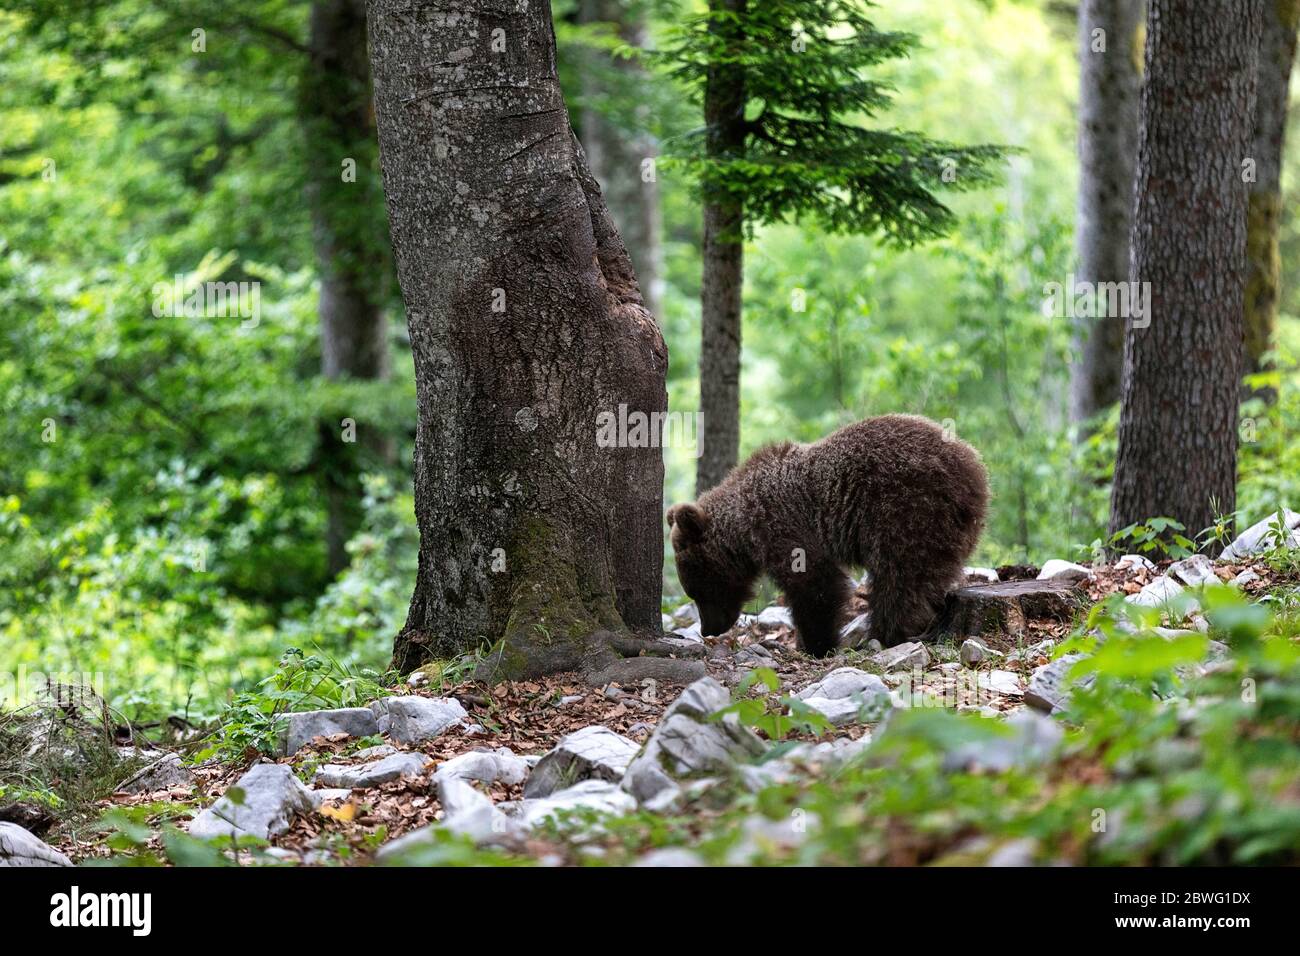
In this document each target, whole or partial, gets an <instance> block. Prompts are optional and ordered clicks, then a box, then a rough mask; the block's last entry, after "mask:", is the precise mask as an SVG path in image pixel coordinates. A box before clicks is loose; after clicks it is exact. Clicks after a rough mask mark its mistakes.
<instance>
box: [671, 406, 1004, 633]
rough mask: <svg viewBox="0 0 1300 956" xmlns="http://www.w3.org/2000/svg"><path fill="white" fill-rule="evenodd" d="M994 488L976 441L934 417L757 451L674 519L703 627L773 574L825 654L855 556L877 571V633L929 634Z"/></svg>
mask: <svg viewBox="0 0 1300 956" xmlns="http://www.w3.org/2000/svg"><path fill="white" fill-rule="evenodd" d="M988 498H989V491H988V477H987V475H986V474H985V471H984V465H983V463H982V462H981V461H980V457H979V453H978V452H976V451H975V449H973V448H971V447H970V446H969V445H967V444H966V443H965V442H961V441H958V440H957V439H956V438H953V437H950V436H948V435H946V434H945V433H944V431H943V430H942V429H941V428H939V426H938V425H936V424H935V423H934V422H932V421H930V420H928V419H925V418H920V417H917V416H914V415H883V416H881V417H879V418H868V419H866V420H865V421H861V422H857V423H856V424H853V425H848V426H845V427H844V428H841V429H840V430H839V431H837V432H834V433H832V434H830V435H828V436H826V437H825V438H823V439H822V440H821V441H819V442H815V443H813V444H811V445H797V444H794V443H792V442H783V443H781V444H778V445H770V446H768V447H767V448H764V449H761V450H760V451H758V452H756V453H755V454H754V455H753V457H751V458H750V459H749V461H747V462H745V463H744V464H743V465H740V466H739V467H737V468H735V469H733V470H732V472H731V473H730V474H729V475H727V477H726V478H725V479H724V480H723V482H722V484H720V485H718V486H717V487H716V488H714V489H713V490H711V491H709V492H707V493H705V494H704V496H703V497H701V498H700V500H699V501H697V502H695V503H694V504H684V505H674V506H673V507H672V508H670V509H669V510H668V515H667V518H668V524H669V526H670V527H671V528H672V534H671V538H672V542H673V552H674V553H675V555H676V558H677V577H678V579H679V580H680V581H681V583H682V587H683V588H685V589H686V593H687V594H688V595H689V596H690V597H691V598H692V599H693V600H694V601H695V603H696V606H698V607H699V610H700V624H701V629H702V630H703V632H704V633H705V634H721V633H723V632H725V631H727V630H729V629H730V628H731V627H732V626H733V625H734V624H735V623H736V620H737V618H738V617H739V616H740V611H741V608H742V607H743V606H744V604H745V602H746V601H748V600H750V598H751V597H753V585H754V582H755V580H756V579H757V578H758V576H759V575H760V574H764V573H766V574H768V575H770V576H771V577H772V579H773V580H775V582H776V583H777V585H778V586H779V587H780V588H781V590H782V591H783V592H785V598H786V603H787V604H788V605H789V606H790V610H791V612H792V613H793V615H794V623H795V629H796V631H797V632H798V635H799V640H800V645H801V646H802V648H803V649H804V650H805V651H807V652H808V653H809V654H812V655H813V656H815V657H824V656H825V655H827V654H829V653H831V652H832V651H833V650H835V648H836V646H837V643H838V638H839V629H840V627H841V626H842V624H843V623H844V620H845V618H846V617H847V609H848V608H847V606H848V601H849V596H850V593H851V589H852V582H851V581H850V580H849V578H848V577H847V575H846V574H845V571H844V569H845V568H846V567H848V566H858V567H864V568H866V569H867V571H868V572H870V574H871V621H870V629H869V636H870V637H873V638H875V639H877V640H879V641H880V643H881V644H882V645H883V646H885V647H892V646H894V645H895V644H899V643H901V642H903V641H905V640H908V639H910V638H913V637H915V636H917V635H919V634H921V632H922V631H924V630H925V629H926V627H927V626H928V625H929V624H930V623H931V621H932V620H933V619H934V616H935V614H936V613H937V612H938V610H939V608H940V606H941V604H942V602H943V598H944V595H945V594H946V593H947V591H948V589H949V588H950V587H951V586H952V585H953V584H955V583H956V582H957V581H958V580H959V579H960V576H961V572H962V564H963V563H964V562H965V560H966V558H967V557H968V556H969V555H970V553H971V552H972V551H973V550H974V549H975V545H976V543H977V542H978V541H979V536H980V531H981V530H982V528H983V524H984V513H985V509H986V508H987V506H988Z"/></svg>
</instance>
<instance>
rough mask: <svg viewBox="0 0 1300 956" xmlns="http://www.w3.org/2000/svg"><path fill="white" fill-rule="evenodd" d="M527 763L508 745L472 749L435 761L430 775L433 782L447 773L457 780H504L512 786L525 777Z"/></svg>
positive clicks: (501, 781) (486, 781)
mask: <svg viewBox="0 0 1300 956" xmlns="http://www.w3.org/2000/svg"><path fill="white" fill-rule="evenodd" d="M529 770H530V764H529V762H528V761H527V760H525V759H524V758H522V757H516V756H515V754H514V752H513V751H512V750H511V749H510V748H509V747H498V748H497V749H496V750H495V751H490V752H487V751H480V750H473V751H470V752H469V753H464V754H460V755H459V756H457V757H452V758H451V759H450V760H448V761H446V762H445V763H442V764H439V765H438V770H437V771H436V772H435V773H434V775H433V780H434V783H438V782H439V781H440V780H442V779H443V778H446V777H455V778H456V779H457V780H478V781H481V782H482V783H488V784H491V783H497V782H500V783H504V784H506V785H507V786H514V785H516V784H520V783H523V782H524V781H525V780H527V779H528V774H529Z"/></svg>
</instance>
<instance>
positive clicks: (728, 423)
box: [695, 0, 748, 497]
mask: <svg viewBox="0 0 1300 956" xmlns="http://www.w3.org/2000/svg"><path fill="white" fill-rule="evenodd" d="M747 4H748V0H709V9H710V10H715V11H728V12H732V13H735V14H737V15H738V16H740V17H743V16H744V14H745V12H746V8H747ZM710 29H711V30H712V31H713V32H715V33H720V34H722V35H723V36H724V37H725V38H726V39H727V40H729V41H731V43H732V44H733V45H735V46H737V47H739V46H740V45H741V44H743V40H744V38H743V37H742V36H740V35H738V33H739V30H740V27H739V26H738V24H737V23H734V22H731V21H724V22H719V21H714V22H713V23H712V24H711V25H710ZM704 122H705V125H706V126H707V127H708V133H707V146H706V149H707V153H708V156H709V158H710V159H712V160H726V159H738V158H743V157H744V155H745V132H746V127H745V78H744V74H743V72H742V71H741V68H740V67H738V66H736V65H735V64H733V63H719V64H715V65H713V66H711V67H710V68H709V72H708V76H707V78H706V80H705V89H704ZM744 223H745V207H744V203H743V202H742V201H741V199H740V198H739V197H738V196H736V195H733V194H729V193H727V192H725V191H723V190H721V189H719V188H717V187H716V186H712V185H710V184H709V183H708V182H706V183H705V186H704V249H703V276H702V281H701V285H700V313H701V314H700V412H701V414H702V415H703V419H704V420H703V423H702V428H701V441H702V445H701V453H700V460H699V462H698V463H697V464H696V473H695V495H696V497H699V496H700V495H702V494H703V493H704V492H706V491H708V490H709V489H710V488H712V487H713V486H714V485H716V484H718V483H719V482H720V481H722V479H723V478H725V477H726V475H727V472H728V471H730V470H731V469H732V468H734V467H735V466H736V461H737V458H738V456H739V454H740V340H741V290H742V288H743V286H744V248H745V247H744Z"/></svg>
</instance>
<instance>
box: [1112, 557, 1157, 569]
mask: <svg viewBox="0 0 1300 956" xmlns="http://www.w3.org/2000/svg"><path fill="white" fill-rule="evenodd" d="M1115 568H1116V570H1121V571H1122V570H1125V569H1128V570H1131V571H1138V570H1141V569H1146V570H1147V571H1154V570H1155V569H1156V566H1155V565H1154V564H1152V563H1151V561H1150V560H1149V559H1147V558H1144V557H1143V556H1142V555H1140V554H1126V555H1124V556H1123V557H1122V558H1120V559H1119V560H1118V561H1116V562H1115Z"/></svg>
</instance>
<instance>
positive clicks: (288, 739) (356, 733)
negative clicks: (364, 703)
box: [280, 707, 379, 756]
mask: <svg viewBox="0 0 1300 956" xmlns="http://www.w3.org/2000/svg"><path fill="white" fill-rule="evenodd" d="M377 733H379V724H378V721H377V720H376V719H375V714H374V713H373V712H372V711H371V710H370V708H368V707H344V708H342V709H339V710H310V711H304V712H301V713H296V714H287V715H286V716H285V717H284V727H283V730H282V731H281V735H280V755H281V756H292V755H293V754H296V753H297V752H298V751H299V750H301V749H302V748H303V747H305V746H307V744H309V743H311V742H312V738H314V737H330V736H333V735H334V734H347V735H348V736H349V737H369V736H371V735H372V734H377Z"/></svg>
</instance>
